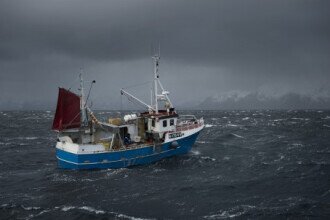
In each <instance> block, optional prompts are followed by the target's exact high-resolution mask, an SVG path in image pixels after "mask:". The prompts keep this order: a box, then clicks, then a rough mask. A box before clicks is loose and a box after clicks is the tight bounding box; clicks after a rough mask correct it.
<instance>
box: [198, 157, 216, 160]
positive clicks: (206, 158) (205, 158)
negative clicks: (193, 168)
mask: <svg viewBox="0 0 330 220" xmlns="http://www.w3.org/2000/svg"><path fill="white" fill-rule="evenodd" d="M201 158H202V159H203V160H211V161H216V159H215V158H212V157H201Z"/></svg>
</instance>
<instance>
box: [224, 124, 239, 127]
mask: <svg viewBox="0 0 330 220" xmlns="http://www.w3.org/2000/svg"><path fill="white" fill-rule="evenodd" d="M227 126H229V127H238V126H239V125H235V124H231V123H229V124H227Z"/></svg>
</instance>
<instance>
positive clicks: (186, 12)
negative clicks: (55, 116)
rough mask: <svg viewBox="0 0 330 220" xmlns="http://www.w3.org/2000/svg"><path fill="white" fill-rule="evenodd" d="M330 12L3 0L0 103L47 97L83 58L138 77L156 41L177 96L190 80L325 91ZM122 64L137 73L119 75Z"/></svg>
mask: <svg viewBox="0 0 330 220" xmlns="http://www.w3.org/2000/svg"><path fill="white" fill-rule="evenodd" d="M329 9H330V2H329V1H308V0H307V1H305V0H296V1H287V0H273V1H267V0H266V1H264V0H259V1H257V0H251V1H236V0H231V1H151V0H150V1H126V0H120V1H119V0H118V1H64V0H63V1H1V3H0V79H1V82H0V85H1V87H2V88H0V90H1V91H2V93H3V94H7V95H6V97H7V98H6V97H5V96H4V95H3V96H2V100H6V99H9V97H10V94H14V93H15V94H16V95H12V97H14V96H15V97H17V99H31V97H33V96H34V95H36V94H37V93H38V95H37V96H38V97H39V99H40V100H41V101H42V100H46V99H47V95H48V97H49V94H42V95H40V93H39V91H40V88H46V87H47V86H48V87H49V86H50V87H51V89H52V91H53V90H54V89H55V88H56V87H57V86H58V84H63V82H66V81H69V80H70V77H71V78H72V73H73V72H75V74H76V72H77V70H78V69H79V68H80V67H81V66H82V64H83V66H84V67H87V68H91V70H94V71H95V72H94V73H95V75H96V76H95V77H96V78H97V77H98V76H99V78H100V79H101V80H102V77H103V78H104V79H108V78H106V77H108V76H107V75H104V74H105V72H111V73H112V75H111V79H112V80H117V81H118V80H119V81H120V80H121V79H120V77H122V76H123V75H125V76H126V77H125V78H127V81H125V82H122V83H123V84H130V83H134V82H135V81H139V80H137V79H133V78H134V74H135V76H136V75H137V74H138V75H139V77H142V78H143V76H144V75H145V73H144V72H146V71H149V69H150V66H147V67H146V68H140V69H139V68H135V67H133V66H131V64H132V63H134V62H135V61H137V62H138V61H141V62H142V61H144V60H146V59H147V58H149V57H150V55H151V47H154V48H157V47H158V44H160V45H161V53H162V57H163V59H162V62H163V63H164V66H162V70H163V71H164V72H166V71H167V72H171V74H172V75H171V74H169V75H168V82H169V83H170V84H172V85H173V87H174V86H181V90H180V89H178V90H177V91H178V92H182V91H185V90H187V89H189V87H188V86H186V85H184V84H183V82H185V81H189V82H190V85H192V86H197V87H198V86H199V87H198V88H199V89H202V88H203V89H202V91H201V92H199V95H200V97H198V98H202V97H203V96H207V95H212V93H215V92H221V91H226V90H230V89H241V90H252V89H255V88H256V87H260V86H263V85H269V84H271V83H277V84H285V85H286V86H287V87H292V88H293V89H298V90H301V88H302V90H303V89H304V88H305V87H306V85H307V84H311V85H313V87H315V88H317V87H319V86H324V83H325V82H329V81H330V76H329V75H330V74H329V70H330V62H328V60H329V58H330V40H329V39H330V28H329V26H330V13H328V11H329ZM111 63H112V64H113V65H109V64H111ZM116 63H117V64H116ZM135 64H136V63H135ZM166 65H167V66H166ZM124 66H127V69H125V70H127V72H131V73H123V74H114V72H121V69H123V67H124ZM169 66H170V67H169ZM102 72H103V73H104V74H103V75H102V74H101V73H102ZM175 73H176V74H179V75H180V76H181V77H182V79H180V78H178V77H177V76H173V74H175ZM70 74H71V76H70ZM201 75H202V76H203V77H201ZM188 77H189V78H188ZM192 79H195V81H193V80H192ZM242 79H243V80H242ZM310 81H312V82H310ZM24 82H26V83H24ZM22 84H23V85H22ZM36 85H38V86H36ZM45 85H47V86H45ZM12 87H16V88H15V89H13V88H12ZM17 87H20V88H23V89H19V88H18V89H17ZM115 87H116V86H115ZM118 87H119V86H118ZM219 87H221V89H220V90H219V89H218V88H219ZM116 89H117V88H116ZM26 90H28V91H29V92H28V93H26ZM23 91H24V92H23ZM23 93H24V94H23ZM27 94H28V95H27ZM52 97H53V96H52ZM180 98H181V99H184V96H181V97H180Z"/></svg>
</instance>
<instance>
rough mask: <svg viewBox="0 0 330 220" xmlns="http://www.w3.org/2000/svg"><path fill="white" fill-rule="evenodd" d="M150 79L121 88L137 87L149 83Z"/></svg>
mask: <svg viewBox="0 0 330 220" xmlns="http://www.w3.org/2000/svg"><path fill="white" fill-rule="evenodd" d="M151 82H152V81H147V82H143V83H138V84H134V85H131V86H128V87H125V88H123V89H129V88H134V87H138V86H143V85H146V84H148V83H151Z"/></svg>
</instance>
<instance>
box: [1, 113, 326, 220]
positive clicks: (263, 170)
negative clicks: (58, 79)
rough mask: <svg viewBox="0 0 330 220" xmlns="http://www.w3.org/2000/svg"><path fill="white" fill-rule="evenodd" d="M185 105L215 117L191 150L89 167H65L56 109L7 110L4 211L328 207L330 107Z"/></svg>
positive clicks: (187, 215)
mask: <svg viewBox="0 0 330 220" xmlns="http://www.w3.org/2000/svg"><path fill="white" fill-rule="evenodd" d="M3 113H6V114H8V115H7V116H3ZM98 113H102V117H104V118H106V117H107V116H108V115H117V112H116V111H101V112H96V114H98ZM103 113H104V114H103ZM184 113H187V114H196V115H197V117H198V118H199V117H204V120H205V125H206V129H204V130H203V131H202V132H201V133H200V135H199V137H198V139H197V141H196V144H195V145H194V146H193V148H192V150H191V152H190V153H188V154H185V155H179V156H175V157H171V158H167V159H163V160H160V161H158V162H157V163H152V164H149V165H146V166H136V167H132V168H124V169H108V170H88V171H73V170H61V169H58V168H57V160H56V157H55V148H54V143H55V141H56V133H52V132H51V131H50V127H51V122H52V120H51V119H50V118H51V117H52V112H45V111H41V112H2V113H0V148H1V154H0V164H1V169H0V179H1V181H0V215H1V218H3V219H19V218H20V219H48V218H54V216H58V217H63V218H68V219H71V218H77V216H79V218H82V219H84V218H97V219H141V218H144V217H149V218H156V219H162V218H164V219H180V218H181V219H202V218H205V219H230V218H238V219H240V218H242V219H245V218H251V219H255V218H262V219H263V218H265V219H268V218H269V219H274V218H275V219H276V218H283V216H284V217H287V216H290V218H291V217H292V218H309V217H315V218H317V219H318V218H323V217H324V218H326V217H327V214H328V212H327V208H326V207H327V204H328V203H329V202H330V200H329V199H330V197H329V196H330V193H329V185H328V184H327V183H328V179H329V177H328V175H327V174H328V173H329V164H330V161H329V153H330V145H329V143H330V135H329V129H328V128H329V127H330V124H329V123H328V122H329V121H328V120H329V119H330V111H327V110H324V111H322V112H316V111H273V110H269V111H203V112H201V111H195V112H184ZM237 113H239V114H237ZM16 118H17V119H19V120H13V119H16ZM306 119H308V120H306ZM36 121H38V123H36ZM27 128H29V129H27ZM219 198H221V199H219ZM1 204H2V205H1ZM195 204H198V207H196V206H195ZM210 204H212V205H210ZM164 207H165V208H164ZM141 213H142V214H141ZM144 213H146V215H144Z"/></svg>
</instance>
